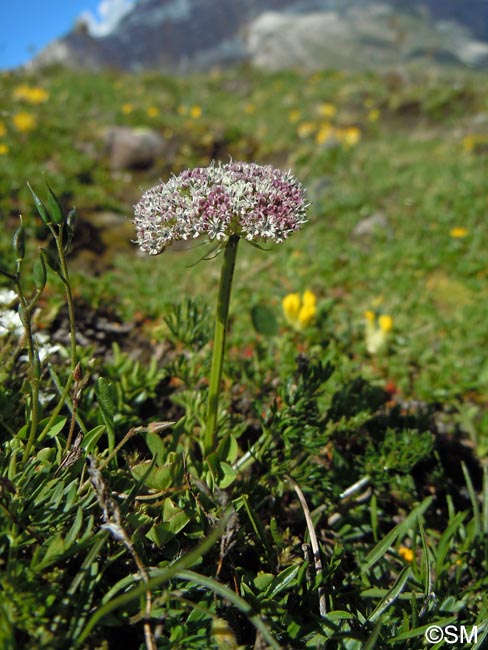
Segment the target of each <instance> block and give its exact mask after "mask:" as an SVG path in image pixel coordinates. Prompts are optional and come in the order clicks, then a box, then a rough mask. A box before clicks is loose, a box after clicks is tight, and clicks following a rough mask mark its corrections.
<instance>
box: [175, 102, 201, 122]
mask: <svg viewBox="0 0 488 650" xmlns="http://www.w3.org/2000/svg"><path fill="white" fill-rule="evenodd" d="M176 111H177V113H178V115H189V116H190V117H191V118H193V119H194V120H198V118H199V117H201V116H202V112H203V111H202V107H201V106H199V105H198V104H193V106H189V107H188V106H185V105H184V104H181V105H180V106H178V108H177V109H176Z"/></svg>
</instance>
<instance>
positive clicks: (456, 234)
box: [449, 226, 468, 239]
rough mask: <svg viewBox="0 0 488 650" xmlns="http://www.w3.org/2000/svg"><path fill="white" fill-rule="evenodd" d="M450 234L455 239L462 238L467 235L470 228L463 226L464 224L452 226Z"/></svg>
mask: <svg viewBox="0 0 488 650" xmlns="http://www.w3.org/2000/svg"><path fill="white" fill-rule="evenodd" d="M449 234H450V235H451V237H452V238H453V239H462V238H463V237H467V235H468V229H467V228H463V227H462V226H457V227H456V228H451V230H450V231H449Z"/></svg>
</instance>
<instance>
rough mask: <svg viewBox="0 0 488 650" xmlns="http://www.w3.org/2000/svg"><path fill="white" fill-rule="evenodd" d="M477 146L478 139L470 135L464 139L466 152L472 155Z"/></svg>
mask: <svg viewBox="0 0 488 650" xmlns="http://www.w3.org/2000/svg"><path fill="white" fill-rule="evenodd" d="M475 145H476V138H475V137H474V135H471V134H468V135H465V136H464V138H463V149H464V151H467V152H468V153H471V151H474V148H475Z"/></svg>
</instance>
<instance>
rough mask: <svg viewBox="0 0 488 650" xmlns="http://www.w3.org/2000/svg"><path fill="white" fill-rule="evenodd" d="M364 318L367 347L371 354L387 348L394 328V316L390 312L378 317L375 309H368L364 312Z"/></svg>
mask: <svg viewBox="0 0 488 650" xmlns="http://www.w3.org/2000/svg"><path fill="white" fill-rule="evenodd" d="M364 320H365V328H366V331H365V333H366V349H367V351H368V352H369V353H370V354H378V353H379V352H382V351H383V350H384V349H385V348H386V345H387V343H388V338H389V336H390V333H391V331H392V329H393V318H392V317H391V316H389V315H388V314H381V316H379V317H377V316H376V314H375V313H374V311H372V310H371V309H368V310H367V311H365V312H364Z"/></svg>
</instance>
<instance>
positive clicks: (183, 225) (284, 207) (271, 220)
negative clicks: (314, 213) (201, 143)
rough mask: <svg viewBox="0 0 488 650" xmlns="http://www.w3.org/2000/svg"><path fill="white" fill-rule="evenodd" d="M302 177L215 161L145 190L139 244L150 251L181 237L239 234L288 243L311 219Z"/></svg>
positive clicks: (220, 238) (140, 205)
mask: <svg viewBox="0 0 488 650" xmlns="http://www.w3.org/2000/svg"><path fill="white" fill-rule="evenodd" d="M306 209H307V203H306V200H305V193H304V190H303V188H302V186H301V184H300V183H299V182H298V180H297V179H296V178H295V177H294V176H293V175H292V174H291V173H290V172H283V171H280V170H278V169H275V168H274V167H272V166H270V165H266V166H261V165H257V164H255V163H243V162H230V163H227V164H222V163H214V162H212V163H211V164H210V165H209V166H208V167H198V168H196V169H189V170H186V171H184V172H182V173H181V174H179V175H178V176H173V177H172V178H170V179H169V181H168V182H167V183H162V184H161V185H157V186H156V187H153V188H151V189H150V190H148V191H147V192H145V194H143V196H142V198H141V200H140V201H139V202H138V203H137V205H136V206H135V209H134V213H135V218H134V223H135V226H136V230H137V243H138V244H139V246H140V247H141V250H142V251H143V252H145V253H149V254H150V255H157V254H158V253H161V252H162V251H163V250H164V248H165V247H166V246H167V245H169V244H171V243H173V242H175V241H178V240H192V239H196V238H197V237H200V236H201V235H206V236H207V237H208V239H209V240H211V241H212V240H216V241H218V242H221V241H224V240H227V239H228V238H229V237H230V236H231V235H237V236H240V237H243V238H244V239H246V240H248V241H251V242H268V241H274V242H277V243H278V242H282V241H283V240H285V239H286V238H287V237H289V236H290V235H291V234H292V233H293V232H295V231H297V230H299V229H300V227H301V225H302V224H303V223H305V221H306V220H307V219H306Z"/></svg>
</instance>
